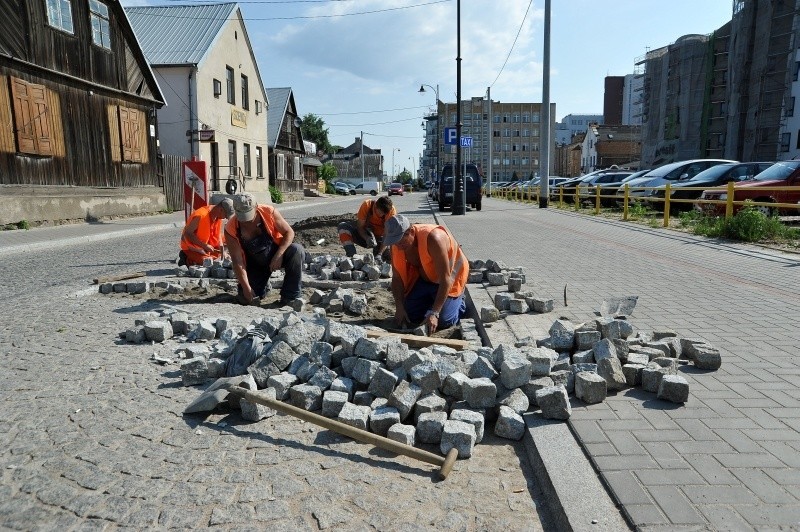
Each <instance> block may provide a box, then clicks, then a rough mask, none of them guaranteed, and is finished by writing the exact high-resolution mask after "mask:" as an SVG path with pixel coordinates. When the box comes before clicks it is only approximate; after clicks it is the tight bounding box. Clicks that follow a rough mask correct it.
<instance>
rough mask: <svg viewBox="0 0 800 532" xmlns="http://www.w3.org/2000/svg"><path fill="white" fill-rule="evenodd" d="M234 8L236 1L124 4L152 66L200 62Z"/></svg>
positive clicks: (230, 16)
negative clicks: (152, 4)
mask: <svg viewBox="0 0 800 532" xmlns="http://www.w3.org/2000/svg"><path fill="white" fill-rule="evenodd" d="M237 10H238V7H237V4H235V3H228V4H195V5H167V6H152V7H149V6H147V7H128V8H125V11H126V12H127V14H128V18H129V19H130V21H131V24H132V25H133V28H134V30H135V31H136V36H137V38H138V39H139V42H140V43H141V45H142V49H143V50H144V55H145V56H146V57H147V60H148V61H149V62H150V64H151V65H153V66H159V65H197V64H200V63H201V62H202V61H203V58H204V57H205V56H206V54H207V53H208V51H209V49H210V48H211V45H212V44H214V41H215V40H216V39H217V36H218V35H219V33H220V31H221V30H222V28H223V27H224V26H225V24H226V23H227V22H228V20H230V19H233V18H235V17H236V14H235V13H236V11H237Z"/></svg>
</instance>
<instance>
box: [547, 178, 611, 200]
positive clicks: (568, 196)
mask: <svg viewBox="0 0 800 532" xmlns="http://www.w3.org/2000/svg"><path fill="white" fill-rule="evenodd" d="M607 171H608V170H595V171H594V172H589V173H588V174H584V175H582V176H578V177H572V178H569V179H566V180H564V181H562V182H561V183H559V184H558V185H557V186H555V187H551V188H549V190H550V199H551V200H557V199H559V198H561V189H563V190H564V201H566V202H568V203H572V202H573V201H574V200H575V191H576V189H577V187H578V186H579V185H580V184H581V183H583V182H584V181H587V180H589V179H591V178H593V177H594V176H596V175H600V174H602V173H605V172H607Z"/></svg>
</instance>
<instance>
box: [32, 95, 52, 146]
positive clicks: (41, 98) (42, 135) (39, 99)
mask: <svg viewBox="0 0 800 532" xmlns="http://www.w3.org/2000/svg"><path fill="white" fill-rule="evenodd" d="M29 88H30V96H31V109H32V113H33V126H34V134H35V136H36V143H37V145H38V153H39V155H53V138H52V134H51V132H50V113H49V108H48V105H47V99H46V94H45V89H44V87H43V86H41V85H31V86H30V87H29Z"/></svg>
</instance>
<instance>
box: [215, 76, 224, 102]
mask: <svg viewBox="0 0 800 532" xmlns="http://www.w3.org/2000/svg"><path fill="white" fill-rule="evenodd" d="M213 87H214V88H213V90H214V98H217V99H219V97H220V95H221V94H222V82H221V81H220V80H218V79H217V78H214V82H213Z"/></svg>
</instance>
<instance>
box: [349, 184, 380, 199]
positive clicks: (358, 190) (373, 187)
mask: <svg viewBox="0 0 800 532" xmlns="http://www.w3.org/2000/svg"><path fill="white" fill-rule="evenodd" d="M382 187H383V184H382V183H381V182H380V181H362V182H361V183H359V184H357V185H356V187H355V188H354V189H353V191H354V194H372V195H373V196H377V195H378V193H379V192H380V191H381V190H382Z"/></svg>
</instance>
